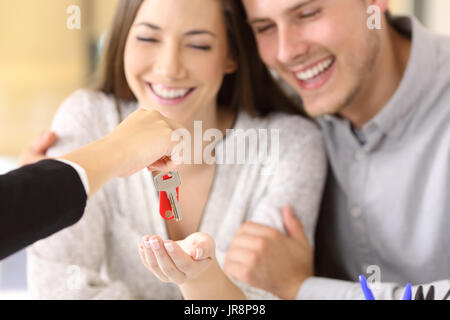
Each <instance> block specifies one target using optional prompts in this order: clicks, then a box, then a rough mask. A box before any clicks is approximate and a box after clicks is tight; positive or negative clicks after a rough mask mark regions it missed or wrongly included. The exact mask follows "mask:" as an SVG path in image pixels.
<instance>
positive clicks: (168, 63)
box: [124, 0, 236, 123]
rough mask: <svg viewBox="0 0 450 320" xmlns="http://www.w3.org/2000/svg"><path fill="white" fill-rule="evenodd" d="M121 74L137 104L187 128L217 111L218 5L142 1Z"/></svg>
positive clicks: (223, 35)
mask: <svg viewBox="0 0 450 320" xmlns="http://www.w3.org/2000/svg"><path fill="white" fill-rule="evenodd" d="M124 59H125V61H124V65H125V75H126V78H127V82H128V85H129V86H130V89H131V90H132V91H133V93H134V94H135V96H136V98H137V99H138V101H139V103H140V105H144V106H146V107H149V108H154V109H156V110H157V111H159V112H160V113H161V114H163V115H164V116H165V117H167V118H171V119H173V120H176V121H178V122H180V123H186V122H188V121H192V120H195V119H198V118H199V117H201V116H200V115H201V114H203V113H204V112H208V110H209V112H210V111H211V110H212V109H213V108H215V107H216V101H217V94H218V92H219V89H220V87H221V85H222V82H223V78H224V76H225V74H227V73H231V72H234V71H235V69H236V65H235V63H234V61H233V60H232V59H231V58H230V57H229V51H228V40H227V32H226V26H225V20H224V16H223V12H222V7H221V3H220V0H145V1H143V3H142V5H141V7H140V9H139V11H138V13H137V15H136V18H135V20H134V22H133V25H132V27H131V29H130V32H129V35H128V39H127V43H126V47H125V58H124Z"/></svg>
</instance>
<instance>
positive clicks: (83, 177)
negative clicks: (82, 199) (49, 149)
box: [55, 159, 89, 195]
mask: <svg viewBox="0 0 450 320" xmlns="http://www.w3.org/2000/svg"><path fill="white" fill-rule="evenodd" d="M55 160H56V161H59V162H63V163H65V164H67V165H69V166H71V167H72V168H74V169H75V171H76V172H77V173H78V175H79V176H80V179H81V182H82V183H83V186H84V190H85V191H86V195H89V180H88V177H87V174H86V170H84V169H83V167H82V166H80V165H79V164H76V163H74V162H71V161H68V160H64V159H55Z"/></svg>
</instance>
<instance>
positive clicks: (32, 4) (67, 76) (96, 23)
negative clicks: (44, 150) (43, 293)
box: [0, 0, 450, 157]
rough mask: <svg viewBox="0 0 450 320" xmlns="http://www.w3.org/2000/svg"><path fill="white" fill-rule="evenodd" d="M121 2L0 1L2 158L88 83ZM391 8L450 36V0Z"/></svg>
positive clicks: (396, 3) (398, 1) (413, 0)
mask: <svg viewBox="0 0 450 320" xmlns="http://www.w3.org/2000/svg"><path fill="white" fill-rule="evenodd" d="M117 2H118V0H39V1H35V0H18V1H10V0H0V41H1V42H0V43H1V50H0V156H2V155H3V156H12V157H15V156H17V155H18V154H19V153H20V151H21V150H22V149H23V148H24V147H25V146H26V145H27V144H28V143H30V141H32V139H33V137H35V136H36V135H37V134H38V133H40V132H41V131H43V130H45V129H47V128H48V127H49V125H50V123H51V120H52V117H53V115H54V113H55V111H56V109H57V108H58V106H59V104H60V103H61V101H62V100H63V99H64V98H65V97H66V96H67V95H68V94H70V93H71V92H73V91H74V90H76V89H78V88H80V87H82V86H85V85H86V84H87V83H88V81H89V80H90V75H91V73H92V71H93V70H92V68H93V67H94V66H95V64H94V57H95V48H96V44H97V43H98V41H99V39H100V36H101V35H102V34H103V33H104V32H105V31H106V29H107V27H108V25H109V23H110V21H111V18H112V16H113V13H114V10H115V7H116V5H117ZM71 5H77V6H79V7H80V9H81V29H80V30H69V29H68V28H67V27H66V22H67V19H68V17H69V16H70V15H69V14H67V13H66V10H67V8H68V7H69V6H71ZM390 6H391V10H392V11H393V12H394V13H413V12H414V13H415V14H416V15H417V16H418V17H419V18H420V19H421V20H422V21H423V22H424V23H425V24H426V25H427V26H429V27H430V28H431V29H433V30H436V31H438V32H442V33H448V34H450V19H448V18H447V16H448V14H449V12H450V1H449V0H391V4H390Z"/></svg>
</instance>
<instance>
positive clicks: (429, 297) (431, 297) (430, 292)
mask: <svg viewBox="0 0 450 320" xmlns="http://www.w3.org/2000/svg"><path fill="white" fill-rule="evenodd" d="M425 300H434V286H431V287H430V289H429V290H428V293H427V296H426V297H425Z"/></svg>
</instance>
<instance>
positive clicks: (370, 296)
mask: <svg viewBox="0 0 450 320" xmlns="http://www.w3.org/2000/svg"><path fill="white" fill-rule="evenodd" d="M359 283H360V284H361V289H362V291H363V293H364V297H365V298H366V300H375V297H374V296H373V293H372V291H371V290H370V289H369V287H368V285H367V280H366V278H365V277H364V276H363V275H360V276H359Z"/></svg>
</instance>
